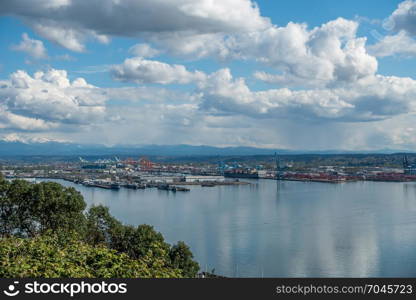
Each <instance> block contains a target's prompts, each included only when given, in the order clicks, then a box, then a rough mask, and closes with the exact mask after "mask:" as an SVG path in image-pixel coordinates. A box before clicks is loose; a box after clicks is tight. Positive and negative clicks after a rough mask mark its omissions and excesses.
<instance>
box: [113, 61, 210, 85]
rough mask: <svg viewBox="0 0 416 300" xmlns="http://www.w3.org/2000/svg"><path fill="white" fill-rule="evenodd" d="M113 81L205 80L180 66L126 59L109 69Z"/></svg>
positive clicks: (164, 82)
mask: <svg viewBox="0 0 416 300" xmlns="http://www.w3.org/2000/svg"><path fill="white" fill-rule="evenodd" d="M111 73H112V76H113V78H114V79H116V80H119V81H124V82H135V83H160V84H171V83H180V84H186V83H191V82H197V81H201V80H204V79H205V74H204V73H202V72H199V71H195V72H190V71H188V70H187V69H186V68H185V67H184V66H182V65H170V64H166V63H163V62H159V61H155V60H146V59H143V58H141V57H133V58H128V59H126V60H125V61H124V62H123V63H122V64H121V65H115V66H113V67H112V69H111Z"/></svg>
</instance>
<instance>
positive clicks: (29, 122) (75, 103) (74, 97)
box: [0, 69, 107, 130]
mask: <svg viewBox="0 0 416 300" xmlns="http://www.w3.org/2000/svg"><path fill="white" fill-rule="evenodd" d="M106 100H107V97H106V95H105V93H104V92H103V91H101V90H100V89H98V88H96V87H94V86H92V85H90V84H88V83H86V81H85V80H84V79H82V78H77V79H75V80H73V81H72V82H71V81H70V80H69V79H68V77H67V73H66V71H64V70H54V69H50V70H48V71H47V72H36V73H35V74H34V75H33V76H30V75H29V74H28V73H26V72H25V71H17V72H15V73H13V74H11V75H10V78H9V79H8V80H2V81H0V108H1V110H0V113H1V115H2V118H1V119H2V120H3V125H2V127H3V128H7V127H10V128H19V129H22V130H31V129H40V130H41V129H49V128H52V127H56V126H58V125H59V124H87V123H89V122H93V121H94V120H97V119H101V118H103V117H104V114H105V101H106Z"/></svg>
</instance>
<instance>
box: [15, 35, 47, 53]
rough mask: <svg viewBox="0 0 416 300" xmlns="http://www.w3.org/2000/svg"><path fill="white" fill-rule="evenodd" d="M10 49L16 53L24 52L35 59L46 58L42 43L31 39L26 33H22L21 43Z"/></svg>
mask: <svg viewBox="0 0 416 300" xmlns="http://www.w3.org/2000/svg"><path fill="white" fill-rule="evenodd" d="M11 48H12V49H13V50H16V51H22V52H25V53H27V54H29V55H30V56H32V57H33V58H36V59H44V58H47V57H48V54H47V51H46V48H45V46H44V45H43V42H42V41H39V40H34V39H31V38H30V37H29V36H28V35H27V33H23V35H22V41H21V42H20V43H19V44H18V45H13V46H12V47H11Z"/></svg>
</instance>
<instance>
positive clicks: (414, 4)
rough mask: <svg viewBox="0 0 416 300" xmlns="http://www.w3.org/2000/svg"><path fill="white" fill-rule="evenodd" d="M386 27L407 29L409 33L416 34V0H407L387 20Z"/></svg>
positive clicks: (396, 29)
mask: <svg viewBox="0 0 416 300" xmlns="http://www.w3.org/2000/svg"><path fill="white" fill-rule="evenodd" d="M384 27H386V29H389V30H392V31H397V32H399V31H402V30H404V31H406V32H407V33H408V34H409V35H412V36H414V35H416V1H414V0H406V1H403V2H402V3H400V4H399V6H398V7H397V9H396V10H395V11H394V12H393V13H392V14H391V16H390V17H389V18H388V19H387V20H386V22H385V26H384Z"/></svg>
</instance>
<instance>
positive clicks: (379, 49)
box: [368, 30, 416, 57]
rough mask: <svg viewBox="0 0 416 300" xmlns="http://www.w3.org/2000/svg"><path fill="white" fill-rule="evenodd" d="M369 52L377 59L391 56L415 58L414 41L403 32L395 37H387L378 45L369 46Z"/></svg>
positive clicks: (415, 47) (415, 44)
mask: <svg viewBox="0 0 416 300" xmlns="http://www.w3.org/2000/svg"><path fill="white" fill-rule="evenodd" d="M368 49H369V52H370V53H372V54H374V55H375V56H378V57H385V56H391V55H396V54H399V55H403V56H416V40H414V39H413V38H411V37H410V36H409V35H408V34H407V33H406V32H405V31H403V30H402V31H400V32H399V33H398V34H396V35H388V36H386V37H384V38H383V39H382V40H381V41H379V42H378V43H376V44H374V45H371V46H370V47H369V48H368Z"/></svg>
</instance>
